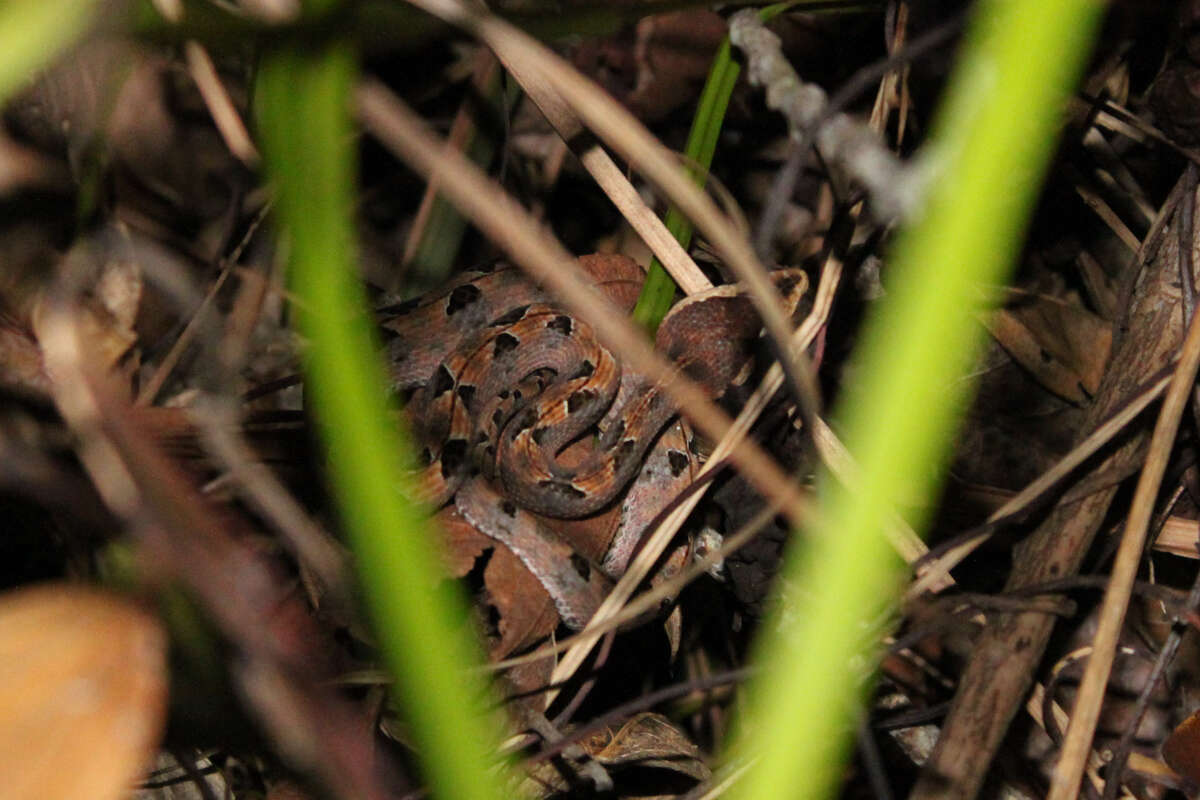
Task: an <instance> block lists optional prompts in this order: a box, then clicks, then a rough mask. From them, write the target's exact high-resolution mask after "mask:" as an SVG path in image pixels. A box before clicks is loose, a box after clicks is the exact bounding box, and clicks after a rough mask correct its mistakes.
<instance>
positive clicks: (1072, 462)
mask: <svg viewBox="0 0 1200 800" xmlns="http://www.w3.org/2000/svg"><path fill="white" fill-rule="evenodd" d="M1170 381H1171V377H1170V376H1169V375H1167V376H1164V377H1162V378H1160V379H1159V380H1157V381H1155V382H1154V383H1152V384H1151V385H1150V386H1149V387H1148V388H1146V389H1144V390H1142V391H1141V392H1139V393H1138V394H1137V395H1136V396H1135V397H1134V398H1133V399H1131V400H1129V401H1128V402H1125V403H1122V404H1121V407H1120V409H1119V410H1118V411H1117V413H1116V414H1114V415H1113V416H1112V417H1110V418H1109V419H1107V420H1105V422H1104V423H1103V424H1101V425H1100V427H1098V428H1097V429H1096V430H1095V431H1093V432H1092V433H1090V434H1089V435H1088V436H1087V437H1086V438H1085V439H1084V440H1083V441H1081V442H1080V443H1079V444H1077V445H1075V446H1074V447H1073V448H1071V451H1070V452H1069V453H1067V454H1066V455H1065V456H1063V457H1062V458H1061V459H1059V460H1058V462H1056V463H1055V464H1054V466H1052V467H1051V468H1050V469H1048V470H1046V471H1045V472H1043V473H1042V474H1041V475H1039V476H1038V477H1037V478H1036V479H1035V480H1034V481H1033V482H1031V483H1030V484H1029V485H1027V486H1026V487H1025V488H1024V489H1022V490H1021V491H1020V492H1018V493H1017V494H1015V495H1013V497H1011V498H1010V499H1009V500H1007V501H1005V503H1004V505H1002V506H1000V508H998V509H996V510H995V511H993V512H992V513H991V514H989V515H988V518H987V521H986V522H985V523H984V525H983V528H984V530H983V531H981V532H980V533H979V534H978V535H977V536H974V537H972V538H970V539H968V540H966V541H964V542H962V543H961V544H958V545H956V546H955V547H953V548H951V549H949V550H947V551H946V552H945V553H944V554H943V555H942V556H940V557H939V558H938V559H937V560H936V561H934V562H932V563H931V564H929V565H928V567H927V568H926V569H925V570H924V571H922V574H921V577H920V578H919V579H918V580H917V581H916V582H915V583H913V585H912V586H911V587H909V589H908V591H906V592H905V594H904V600H905V602H908V601H910V600H913V599H915V598H917V597H919V596H920V595H921V594H923V593H924V592H926V591H934V592H936V591H940V589H939V588H938V586H937V581H939V579H940V578H942V577H943V576H947V575H949V572H950V570H952V569H954V567H956V566H958V564H960V563H962V560H963V559H965V558H966V557H967V556H969V555H970V554H971V553H973V552H975V551H976V550H977V549H978V548H979V546H980V545H981V544H983V543H984V542H986V541H987V540H988V538H989V537H991V535H992V533H993V531H994V530H995V528H994V526H995V525H996V524H997V523H998V522H1000V521H1001V520H1004V519H1006V518H1010V517H1014V516H1016V515H1018V514H1020V513H1022V512H1023V511H1025V510H1026V509H1028V508H1029V507H1030V506H1031V505H1032V504H1033V503H1034V502H1036V501H1037V500H1038V499H1039V498H1041V497H1042V496H1043V495H1044V494H1045V493H1046V492H1048V491H1050V489H1052V488H1053V487H1054V486H1055V485H1056V484H1058V483H1059V482H1060V481H1062V480H1064V479H1065V478H1066V477H1067V476H1068V475H1070V473H1071V472H1072V471H1074V470H1075V469H1076V468H1077V467H1078V466H1079V465H1080V464H1082V463H1083V462H1084V461H1086V460H1088V459H1089V458H1091V457H1092V456H1093V455H1095V454H1096V452H1097V451H1099V450H1100V448H1101V447H1104V446H1105V445H1106V444H1108V443H1109V442H1110V441H1112V440H1113V438H1114V437H1115V436H1116V435H1117V434H1119V433H1120V432H1121V431H1123V430H1125V428H1126V426H1128V425H1129V423H1131V422H1133V421H1134V420H1135V419H1137V417H1138V416H1140V415H1141V413H1142V412H1143V411H1145V410H1146V407H1147V406H1149V405H1150V404H1151V403H1153V402H1154V401H1155V400H1157V399H1158V398H1159V397H1161V396H1162V393H1163V392H1164V391H1166V388H1167V384H1168V383H1170Z"/></svg>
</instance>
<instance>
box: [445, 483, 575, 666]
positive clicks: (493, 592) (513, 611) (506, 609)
mask: <svg viewBox="0 0 1200 800" xmlns="http://www.w3.org/2000/svg"><path fill="white" fill-rule="evenodd" d="M436 519H437V522H438V526H439V527H440V528H441V530H442V531H443V533H444V539H443V542H444V544H445V546H444V548H443V550H444V552H445V558H446V561H447V566H448V568H449V570H450V574H451V575H452V576H454V577H456V578H461V577H463V576H465V575H466V574H467V573H469V572H470V571H471V570H472V569H474V568H475V566H476V563H477V561H478V559H479V558H481V557H483V556H484V555H485V554H487V553H488V551H490V556H489V557H488V561H487V566H485V567H484V570H483V583H484V595H485V596H484V597H483V598H482V600H483V602H484V603H486V604H487V605H489V606H491V607H492V608H493V609H495V612H496V615H497V617H498V619H497V620H496V627H497V632H498V638H495V639H493V640H492V641H491V642H490V647H489V655H490V656H491V657H492V658H493V659H501V658H504V657H505V656H507V655H508V654H510V653H512V652H514V651H517V650H521V649H524V648H526V647H528V646H529V645H531V644H534V643H535V642H540V641H541V640H543V639H545V638H546V637H547V636H549V635H550V634H551V633H553V632H554V629H555V628H556V627H558V612H557V611H556V610H555V608H554V602H553V601H552V600H551V599H550V595H548V594H547V593H546V590H545V589H543V588H542V585H541V584H540V583H539V582H538V580H537V578H535V577H534V576H533V573H531V572H530V571H529V570H528V569H526V568H525V565H524V564H522V563H521V561H520V559H518V558H517V557H516V556H515V555H513V554H512V551H510V550H508V549H507V548H506V547H504V546H503V545H502V544H500V543H499V542H497V541H495V540H494V539H491V538H489V537H487V536H484V535H483V534H482V533H480V532H479V531H477V530H476V529H475V526H473V525H471V523H469V522H467V521H466V520H465V519H463V517H462V515H461V514H459V513H458V511H457V510H455V508H454V507H453V506H447V507H446V508H444V509H443V510H442V511H440V512H439V513H438V514H437V517H436Z"/></svg>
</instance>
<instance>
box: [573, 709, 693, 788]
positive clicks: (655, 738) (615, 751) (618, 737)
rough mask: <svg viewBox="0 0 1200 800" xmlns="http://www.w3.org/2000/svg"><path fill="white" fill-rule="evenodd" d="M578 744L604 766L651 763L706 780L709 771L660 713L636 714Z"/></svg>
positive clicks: (690, 746)
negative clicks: (618, 725) (612, 729)
mask: <svg viewBox="0 0 1200 800" xmlns="http://www.w3.org/2000/svg"><path fill="white" fill-rule="evenodd" d="M581 744H582V745H583V748H584V749H585V750H587V751H588V753H589V754H591V756H592V757H593V758H595V759H596V760H597V761H599V762H600V763H601V764H604V765H605V766H626V767H630V766H637V767H654V768H657V769H665V770H670V771H672V772H677V773H680V774H683V775H686V776H687V777H689V778H693V779H695V780H697V781H703V780H707V779H708V778H709V777H710V775H711V774H712V773H711V771H710V770H709V768H708V765H707V764H705V763H704V760H703V758H702V757H701V754H700V749H699V748H698V747H696V745H694V744H692V742H691V741H690V740H689V739H688V738H687V736H685V735H684V733H683V732H682V731H681V730H679V729H678V728H676V727H675V726H674V725H673V724H672V723H671V721H670V720H668V719H667V718H666V717H664V716H662V715H661V714H655V713H652V712H647V713H645V714H640V715H638V716H636V717H634V718H633V719H631V720H629V721H628V722H626V723H625V724H624V725H623V726H622V727H621V728H620V730H618V731H616V732H615V733H613V732H612V731H611V730H605V731H601V732H599V733H596V734H594V735H593V736H590V737H588V738H587V739H585V740H584V741H583V742H581Z"/></svg>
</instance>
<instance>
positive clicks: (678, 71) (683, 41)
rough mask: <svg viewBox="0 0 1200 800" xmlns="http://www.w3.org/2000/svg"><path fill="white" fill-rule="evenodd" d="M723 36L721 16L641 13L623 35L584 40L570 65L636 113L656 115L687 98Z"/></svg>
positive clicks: (701, 78)
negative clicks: (631, 31)
mask: <svg viewBox="0 0 1200 800" xmlns="http://www.w3.org/2000/svg"><path fill="white" fill-rule="evenodd" d="M724 36H725V20H724V19H722V18H721V16H720V15H718V14H716V13H714V12H712V11H703V10H691V11H677V12H671V13H667V14H656V15H654V16H651V17H646V18H645V19H643V20H642V21H641V22H639V23H638V25H637V28H636V33H635V36H634V39H633V41H630V39H629V37H628V35H627V34H626V35H618V36H613V37H610V38H607V39H602V40H594V41H589V42H587V43H585V44H584V45H582V46H581V47H580V48H579V49H578V50H577V51H576V53H575V56H574V60H575V64H576V66H578V67H579V69H580V70H582V71H583V72H585V73H587V74H588V75H589V76H591V77H593V78H594V79H596V80H597V81H598V82H599V83H600V84H601V85H603V86H604V87H605V88H606V89H608V90H609V91H610V92H612V94H613V95H614V96H615V97H617V98H618V99H620V100H621V102H623V103H625V104H626V105H627V106H629V109H630V110H631V111H632V112H633V113H634V114H636V115H637V116H638V117H639V118H641V119H644V120H647V121H651V122H652V121H655V120H659V119H662V118H663V117H665V116H667V115H668V114H670V113H671V112H672V111H674V110H675V109H677V108H679V107H680V106H682V105H683V104H685V103H688V102H690V101H691V100H693V99H694V98H695V97H696V95H697V94H698V93H699V90H700V85H701V83H702V82H703V81H704V78H705V76H706V75H708V68H709V65H710V64H711V63H712V57H713V54H714V53H716V50H717V47H718V46H719V45H720V44H721V40H722V39H723V38H724Z"/></svg>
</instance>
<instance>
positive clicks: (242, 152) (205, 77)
mask: <svg viewBox="0 0 1200 800" xmlns="http://www.w3.org/2000/svg"><path fill="white" fill-rule="evenodd" d="M183 50H184V55H185V56H186V57H187V65H188V72H189V73H190V74H191V76H192V80H193V81H195V82H196V88H197V89H199V90H200V95H201V96H202V97H203V98H204V104H205V105H206V106H208V113H209V114H210V115H211V116H212V119H213V124H214V125H216V126H217V131H218V132H219V133H220V134H221V138H222V139H224V140H225V146H226V147H228V148H229V152H231V153H233V155H234V157H235V158H237V160H239V161H241V162H242V163H243V164H245V165H246V166H247V167H249V168H251V169H254V168H256V167H257V166H258V163H259V156H258V150H257V149H256V148H255V147H254V142H252V141H251V140H250V133H249V131H247V130H246V124H245V123H244V122H242V118H241V116H240V115H239V114H238V112H237V108H235V107H234V105H233V100H231V99H230V98H229V92H227V91H225V86H224V84H222V83H221V76H220V75H218V74H217V68H216V66H215V65H214V64H213V60H212V57H211V56H209V54H208V51H207V50H205V49H204V47H202V46H201V45H200V43H199V42H194V41H189V42H187V43H186V44H185V45H184V47H183Z"/></svg>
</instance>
